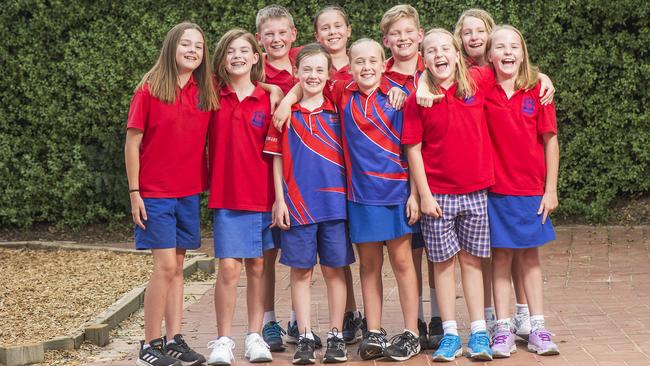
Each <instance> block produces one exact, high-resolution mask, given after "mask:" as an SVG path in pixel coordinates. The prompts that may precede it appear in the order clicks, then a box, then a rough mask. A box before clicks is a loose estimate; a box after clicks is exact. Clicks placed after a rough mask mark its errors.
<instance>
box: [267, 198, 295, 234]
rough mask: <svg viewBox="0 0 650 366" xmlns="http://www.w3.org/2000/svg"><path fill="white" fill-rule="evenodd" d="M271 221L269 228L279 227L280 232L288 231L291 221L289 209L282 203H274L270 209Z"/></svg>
mask: <svg viewBox="0 0 650 366" xmlns="http://www.w3.org/2000/svg"><path fill="white" fill-rule="evenodd" d="M271 215H272V217H273V221H272V223H271V227H279V228H280V229H282V230H289V227H290V226H291V220H290V218H289V209H288V208H287V204H286V203H285V202H284V201H275V202H274V203H273V208H272V209H271Z"/></svg>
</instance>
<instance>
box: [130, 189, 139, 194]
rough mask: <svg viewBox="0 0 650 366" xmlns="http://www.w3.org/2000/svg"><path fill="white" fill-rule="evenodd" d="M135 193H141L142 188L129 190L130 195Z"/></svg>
mask: <svg viewBox="0 0 650 366" xmlns="http://www.w3.org/2000/svg"><path fill="white" fill-rule="evenodd" d="M133 192H140V188H136V189H129V193H133Z"/></svg>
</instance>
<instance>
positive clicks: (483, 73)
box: [469, 65, 497, 92]
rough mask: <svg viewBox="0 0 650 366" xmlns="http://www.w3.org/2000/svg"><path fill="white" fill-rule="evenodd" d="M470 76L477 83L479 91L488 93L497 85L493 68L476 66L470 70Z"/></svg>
mask: <svg viewBox="0 0 650 366" xmlns="http://www.w3.org/2000/svg"><path fill="white" fill-rule="evenodd" d="M469 75H470V77H471V78H472V79H473V80H474V83H476V87H477V88H478V90H481V91H485V92H487V91H488V90H490V89H492V87H493V86H494V84H496V82H497V81H496V76H495V75H494V70H492V66H490V65H485V66H474V67H471V68H470V69H469Z"/></svg>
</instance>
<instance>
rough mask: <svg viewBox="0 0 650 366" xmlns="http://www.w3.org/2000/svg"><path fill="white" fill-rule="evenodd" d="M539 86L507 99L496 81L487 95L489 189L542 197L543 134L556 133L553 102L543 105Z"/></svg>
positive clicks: (543, 172)
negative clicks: (491, 157)
mask: <svg viewBox="0 0 650 366" xmlns="http://www.w3.org/2000/svg"><path fill="white" fill-rule="evenodd" d="M539 90H540V85H539V83H537V85H536V86H535V87H534V88H532V89H530V90H523V89H520V90H518V91H516V92H515V93H514V94H513V95H512V96H510V98H509V99H508V97H507V96H506V93H505V91H504V90H503V88H502V87H501V85H499V84H496V85H495V86H494V87H493V88H492V89H491V90H490V93H488V95H487V96H486V100H485V112H486V116H487V123H488V129H489V131H490V137H491V140H492V147H493V152H494V174H495V178H496V183H495V184H494V186H492V187H491V188H490V191H491V192H494V193H499V194H507V195H513V196H541V195H543V194H544V188H545V183H546V160H545V155H544V141H543V139H542V135H543V134H544V133H548V132H550V133H553V134H557V122H556V119H555V105H554V104H553V103H551V104H549V105H545V106H544V105H542V103H540V98H539Z"/></svg>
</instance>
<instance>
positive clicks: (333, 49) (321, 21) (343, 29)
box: [314, 5, 352, 81]
mask: <svg viewBox="0 0 650 366" xmlns="http://www.w3.org/2000/svg"><path fill="white" fill-rule="evenodd" d="M314 34H315V36H316V42H318V43H320V44H321V46H323V48H325V50H326V51H327V52H328V53H329V54H330V56H332V80H342V81H350V80H352V74H350V59H349V58H348V52H347V51H348V48H347V47H348V40H349V39H350V36H351V35H352V26H351V25H350V19H349V18H348V14H347V13H346V12H345V10H344V9H343V8H342V7H340V6H338V5H329V6H326V7H324V8H322V9H321V10H320V11H319V12H318V13H316V15H315V16H314Z"/></svg>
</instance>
